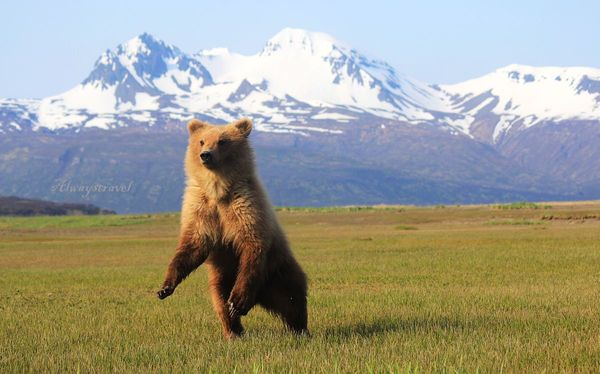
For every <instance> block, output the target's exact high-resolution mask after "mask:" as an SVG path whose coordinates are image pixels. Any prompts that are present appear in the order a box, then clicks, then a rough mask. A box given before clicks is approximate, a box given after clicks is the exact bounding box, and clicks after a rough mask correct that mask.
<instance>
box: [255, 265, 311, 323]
mask: <svg viewBox="0 0 600 374" xmlns="http://www.w3.org/2000/svg"><path fill="white" fill-rule="evenodd" d="M282 274H286V271H282ZM278 278H279V277H278ZM258 301H259V303H260V305H261V306H262V307H264V308H265V309H267V310H268V311H269V312H271V313H273V314H275V315H277V316H279V317H280V318H281V320H282V321H283V322H284V323H285V325H286V326H287V327H288V328H289V329H290V330H291V331H293V332H294V333H297V334H308V313H307V305H306V278H305V276H304V273H302V272H301V271H300V272H293V271H292V272H291V273H288V274H287V275H286V276H283V277H281V279H272V280H271V281H268V282H267V283H266V284H265V285H264V287H263V288H262V290H261V292H260V295H259V300H258Z"/></svg>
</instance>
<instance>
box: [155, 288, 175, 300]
mask: <svg viewBox="0 0 600 374" xmlns="http://www.w3.org/2000/svg"><path fill="white" fill-rule="evenodd" d="M173 291H174V289H173V288H172V287H170V286H165V287H163V289H162V290H160V291H158V292H157V293H156V295H157V296H158V298H159V299H161V300H162V299H164V298H167V297H169V296H171V294H173Z"/></svg>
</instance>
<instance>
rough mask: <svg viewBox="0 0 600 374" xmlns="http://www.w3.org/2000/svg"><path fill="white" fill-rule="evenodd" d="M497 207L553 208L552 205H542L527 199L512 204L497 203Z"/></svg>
mask: <svg viewBox="0 0 600 374" xmlns="http://www.w3.org/2000/svg"><path fill="white" fill-rule="evenodd" d="M495 208H496V209H552V205H540V204H536V203H530V202H526V201H520V202H516V203H510V204H499V205H495Z"/></svg>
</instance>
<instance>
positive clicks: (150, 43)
mask: <svg viewBox="0 0 600 374" xmlns="http://www.w3.org/2000/svg"><path fill="white" fill-rule="evenodd" d="M176 52H178V50H177V48H175V47H173V46H170V45H168V44H166V43H165V42H164V41H162V40H160V39H157V38H155V37H154V36H152V35H150V34H148V33H146V32H144V33H142V34H140V35H138V36H136V37H134V38H132V39H129V40H128V41H126V42H125V43H123V44H120V45H119V46H118V47H117V50H116V54H118V55H125V56H128V57H133V56H138V55H146V56H147V55H150V54H152V53H160V54H168V55H173V54H175V53H176Z"/></svg>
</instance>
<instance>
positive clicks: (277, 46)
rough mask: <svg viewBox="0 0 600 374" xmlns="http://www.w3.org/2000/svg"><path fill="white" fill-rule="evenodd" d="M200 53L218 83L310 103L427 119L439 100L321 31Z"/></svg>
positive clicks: (290, 33) (281, 34)
mask: <svg viewBox="0 0 600 374" xmlns="http://www.w3.org/2000/svg"><path fill="white" fill-rule="evenodd" d="M198 57H199V59H200V61H201V62H202V64H203V65H205V66H206V67H207V69H208V70H209V71H210V72H211V75H212V76H213V78H214V79H215V82H217V83H228V82H240V83H241V82H247V83H249V84H251V85H255V86H261V87H262V88H263V89H264V90H267V91H268V92H269V93H270V94H272V95H274V96H276V97H285V96H286V95H289V96H291V97H293V98H295V99H296V100H300V101H302V102H304V103H307V104H309V105H311V106H325V107H330V106H343V107H346V108H348V109H350V110H355V111H359V112H363V111H365V112H368V113H371V114H373V115H377V116H381V117H385V118H393V119H404V120H430V119H432V118H433V116H432V115H431V114H430V113H429V111H430V108H431V107H436V106H438V107H439V106H443V105H442V103H441V100H442V99H443V98H442V97H441V96H440V95H439V93H438V92H436V91H435V90H434V89H432V88H431V87H429V86H427V85H425V84H422V83H419V82H416V81H414V80H410V79H408V78H406V77H403V76H400V75H399V74H397V73H396V72H395V71H394V69H393V68H392V67H390V66H389V65H387V64H385V63H383V62H379V61H374V60H370V59H368V58H367V57H365V56H363V55H361V54H359V53H358V52H357V51H356V50H353V49H351V48H350V47H349V46H347V45H345V44H343V43H340V42H337V41H336V40H335V39H334V38H332V37H331V36H329V35H327V34H324V33H317V32H308V31H304V30H299V29H290V28H286V29H283V30H282V31H281V32H279V33H278V34H277V35H275V36H274V37H273V38H271V39H270V40H269V41H268V42H267V43H266V45H265V46H264V48H263V49H262V51H261V52H260V53H258V54H256V55H252V56H244V55H240V54H235V53H230V52H229V51H228V50H224V49H220V50H217V51H215V50H208V51H202V52H200V53H199V54H198ZM249 109H250V108H249Z"/></svg>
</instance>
